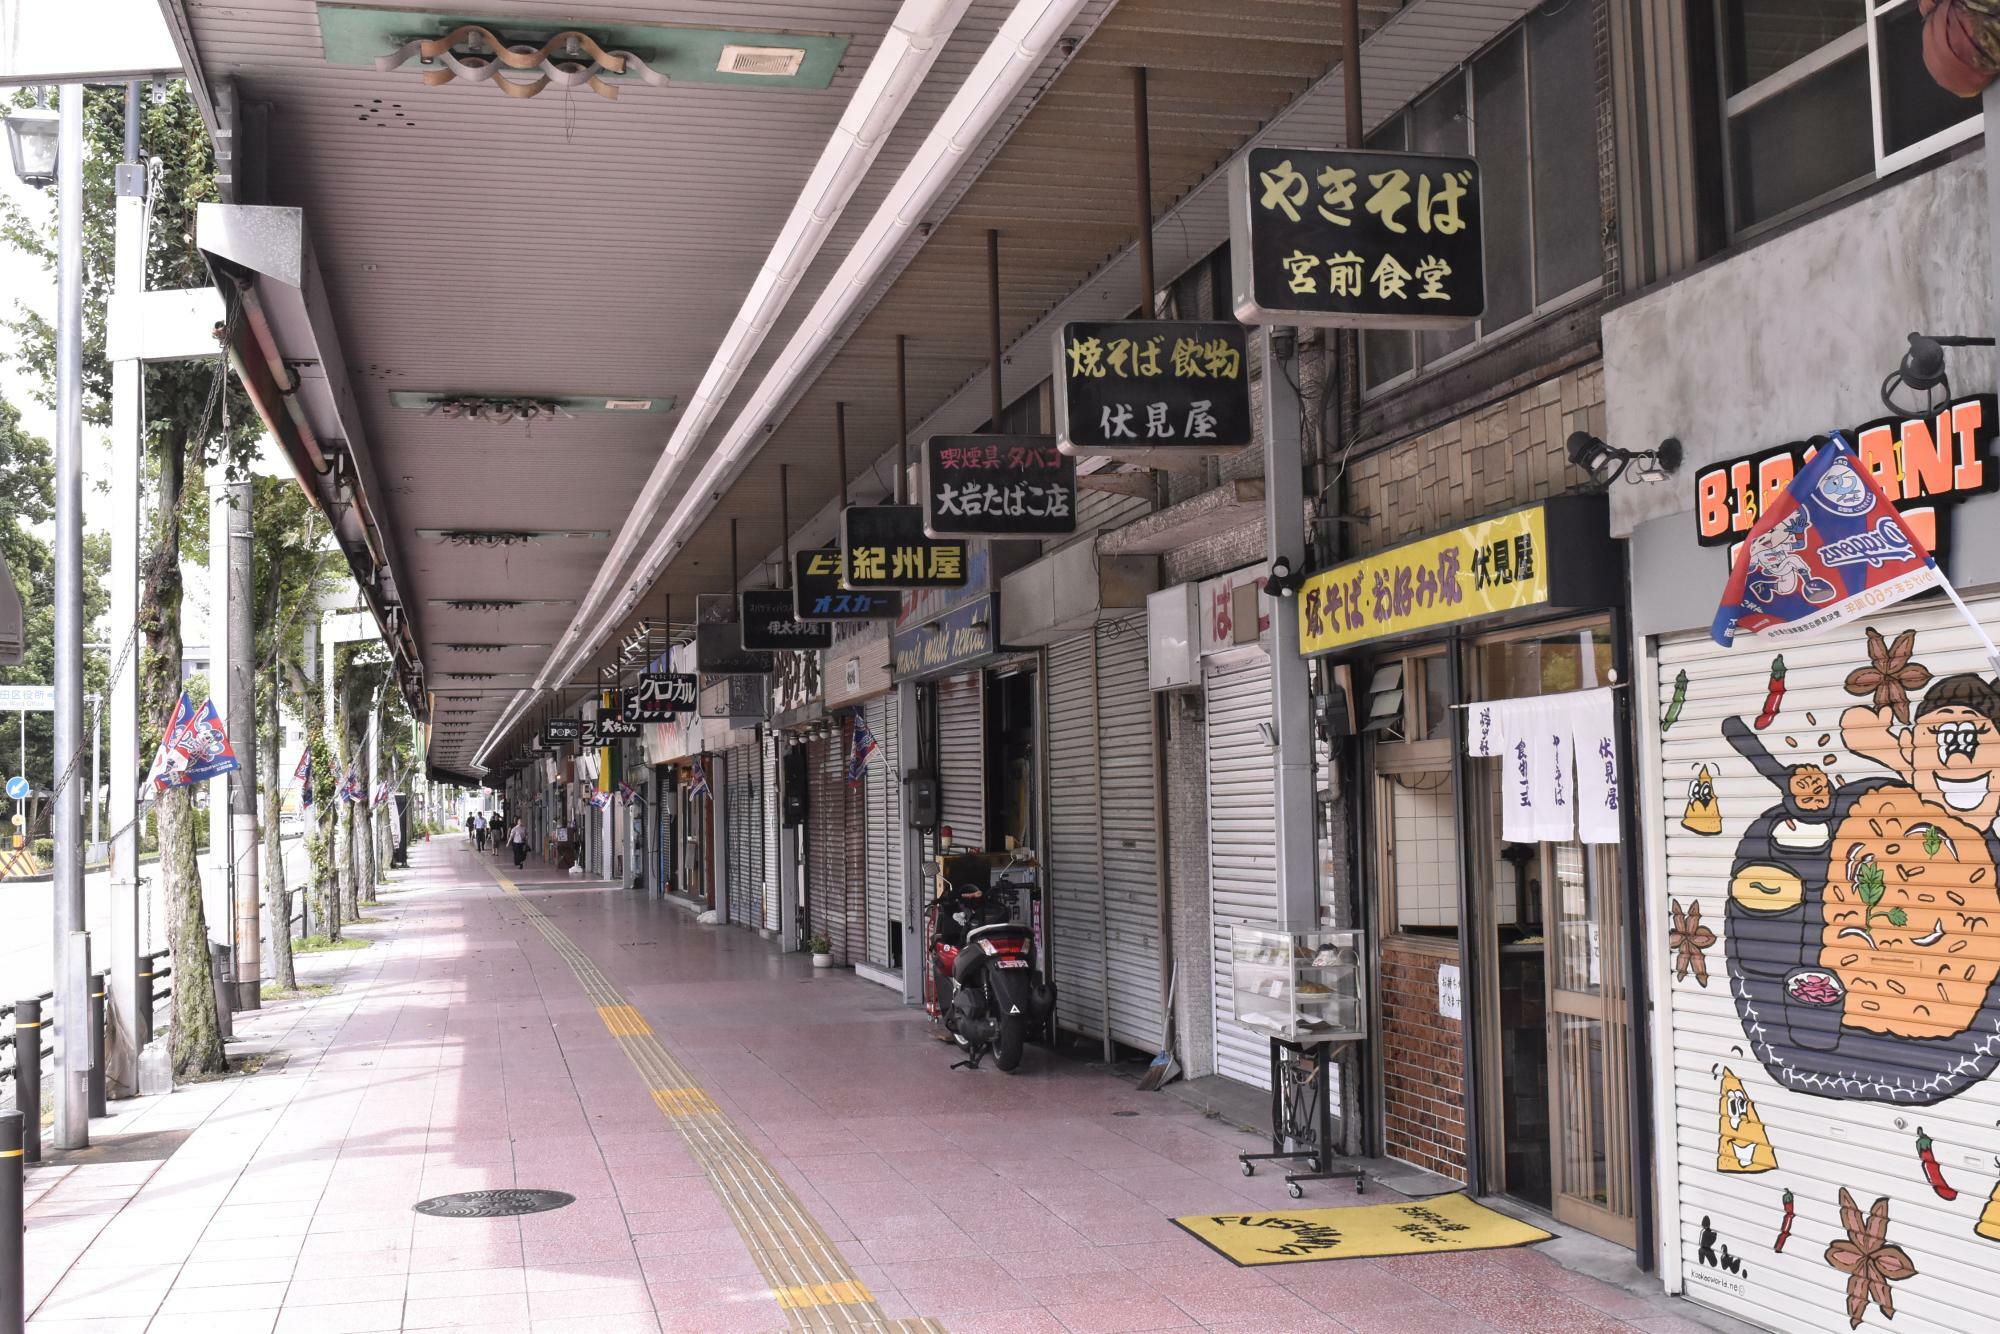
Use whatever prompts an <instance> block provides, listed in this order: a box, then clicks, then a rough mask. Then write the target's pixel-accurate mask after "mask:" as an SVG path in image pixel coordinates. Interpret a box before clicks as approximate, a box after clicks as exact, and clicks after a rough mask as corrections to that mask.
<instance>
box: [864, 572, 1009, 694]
mask: <svg viewBox="0 0 2000 1334" xmlns="http://www.w3.org/2000/svg"><path fill="white" fill-rule="evenodd" d="M992 652H993V597H992V595H991V594H990V593H989V594H987V595H986V596H984V597H981V598H978V599H977V600H975V601H972V602H968V603H966V604H965V605H964V606H962V607H958V608H955V609H954V610H952V611H949V612H946V613H945V614H944V615H942V616H940V617H938V618H937V619H936V620H934V621H931V622H929V623H928V624H925V625H920V626H918V627H917V628H916V629H914V630H903V631H900V632H898V633H897V635H896V636H895V637H894V638H893V639H891V640H890V641H889V662H890V666H891V669H892V671H893V672H894V675H895V679H896V680H898V681H912V680H916V679H918V678H921V677H926V676H937V675H939V674H941V673H944V672H950V671H956V670H959V669H961V668H963V667H965V666H967V665H969V664H971V663H974V662H977V661H979V660H980V659H982V658H985V657H987V656H988V655H989V654H991V653H992Z"/></svg>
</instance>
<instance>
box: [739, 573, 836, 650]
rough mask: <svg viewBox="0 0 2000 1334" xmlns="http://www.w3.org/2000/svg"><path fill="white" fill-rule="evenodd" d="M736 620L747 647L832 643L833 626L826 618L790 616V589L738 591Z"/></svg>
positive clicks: (784, 647)
mask: <svg viewBox="0 0 2000 1334" xmlns="http://www.w3.org/2000/svg"><path fill="white" fill-rule="evenodd" d="M737 603H738V606H739V607H740V611H739V617H740V619H739V621H738V624H740V625H741V626H742V627H743V647H744V648H746V649H778V650H781V651H787V650H797V649H822V648H832V647H833V627H832V626H831V625H829V624H828V623H827V622H825V621H801V620H798V619H796V618H795V617H794V616H793V614H792V613H793V605H792V595H791V593H790V591H789V590H784V589H777V588H760V589H756V590H754V591H752V592H748V593H742V594H739V595H738V597H737Z"/></svg>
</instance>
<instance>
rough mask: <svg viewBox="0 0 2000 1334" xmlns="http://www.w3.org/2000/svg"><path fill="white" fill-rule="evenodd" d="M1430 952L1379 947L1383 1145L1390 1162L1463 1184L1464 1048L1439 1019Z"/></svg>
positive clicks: (1449, 1022)
mask: <svg viewBox="0 0 2000 1334" xmlns="http://www.w3.org/2000/svg"><path fill="white" fill-rule="evenodd" d="M1446 962H1451V960H1449V959H1444V958H1441V957H1440V956H1439V955H1438V954H1437V953H1436V952H1435V951H1423V950H1414V949H1405V948H1400V947H1398V946H1397V945H1396V944H1394V942H1393V941H1391V942H1387V943H1385V944H1384V945H1383V946H1382V966H1381V981H1380V984H1379V986H1378V988H1377V990H1378V992H1379V995H1380V997H1381V1007H1382V1122H1383V1124H1382V1142H1383V1148H1384V1151H1385V1152H1387V1153H1388V1155H1389V1156H1390V1157H1391V1158H1400V1159H1402V1160H1403V1161H1404V1162H1406V1163H1415V1164H1416V1165H1417V1166H1418V1167H1422V1168H1426V1169H1428V1170H1429V1171H1432V1172H1436V1173H1437V1174H1438V1175H1439V1176H1444V1177H1450V1178H1451V1179H1452V1180H1454V1181H1464V1180H1465V1080H1464V1074H1465V1061H1464V1052H1465V1048H1464V1046H1463V1045H1462V1037H1461V1031H1460V1030H1461V1025H1460V1024H1459V1022H1458V1020H1456V1019H1447V1018H1445V1017H1444V1016H1443V1015H1441V1014H1439V1013H1438V995H1437V970H1438V965H1439V964H1440V963H1446Z"/></svg>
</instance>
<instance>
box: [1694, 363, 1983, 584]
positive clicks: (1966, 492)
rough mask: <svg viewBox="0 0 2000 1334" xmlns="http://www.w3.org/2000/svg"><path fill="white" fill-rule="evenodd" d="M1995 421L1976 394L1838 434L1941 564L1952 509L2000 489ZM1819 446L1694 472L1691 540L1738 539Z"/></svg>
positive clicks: (1779, 449)
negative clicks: (1991, 457)
mask: <svg viewBox="0 0 2000 1334" xmlns="http://www.w3.org/2000/svg"><path fill="white" fill-rule="evenodd" d="M1994 418H1995V400H1994V397H1993V395H1991V394H1977V395H1973V396H1970V397H1966V398H1961V399H1956V400H1954V401H1953V402H1951V403H1948V404H1946V405H1945V406H1944V407H1942V408H1939V409H1937V410H1936V411H1935V412H1933V413H1931V414H1929V415H1927V416H1923V417H1884V418H1880V419H1878V420H1876V421H1872V422H1869V423H1867V424H1866V425H1863V426H1857V427H1855V428H1854V429H1852V430H1843V431H1842V432H1841V434H1842V435H1844V436H1845V437H1846V438H1847V440H1848V442H1849V443H1850V444H1851V445H1853V446H1854V452H1855V455H1856V457H1857V458H1858V459H1859V461H1860V464H1861V467H1862V469H1863V470H1864V471H1866V472H1867V473H1869V474H1870V475H1871V476H1872V477H1874V479H1875V480H1876V482H1877V483H1879V484H1880V485H1881V487H1882V490H1883V492H1884V493H1885V494H1886V495H1887V496H1888V497H1889V501H1890V503H1891V504H1893V505H1894V506H1895V507H1896V509H1897V511H1898V512H1899V513H1901V514H1902V516H1903V518H1904V519H1905V520H1906V521H1908V523H1909V525H1910V529H1911V531H1912V532H1914V533H1915V534H1916V536H1917V538H1918V539H1919V540H1920V541H1922V542H1923V544H1924V547H1925V549H1926V550H1928V551H1929V552H1930V553H1931V554H1932V555H1933V556H1936V557H1937V558H1938V559H1939V561H1940V562H1942V561H1943V560H1944V557H1945V555H1946V553H1947V551H1948V549H1949V546H1950V541H1951V522H1950V519H1951V511H1952V509H1953V508H1954V507H1955V506H1957V505H1958V504H1959V502H1961V501H1963V500H1965V499H1967V498H1968V497H1971V496H1975V495H1980V494H1983V493H1985V492H1988V491H1991V490H1993V489H1994V487H1995V486H1996V485H2000V468H1995V467H1993V466H1991V465H1990V463H1989V461H1988V459H1987V454H1988V453H1989V452H1990V451H1991V449H1992V447H1993V436H1994V430H1995V426H1996V422H1995V420H1994ZM1816 443H1817V442H1815V441H1811V440H1797V441H1793V442H1791V443H1789V444H1783V445H1777V446H1773V447H1771V448H1768V449H1761V450H1758V451H1756V452H1755V453H1751V454H1744V455H1741V456H1740V457H1737V458H1732V459H1723V460H1721V461H1719V462H1716V463H1711V464H1708V465H1706V466H1704V467H1702V468H1699V469H1697V470H1696V471H1695V475H1694V519H1695V540H1696V541H1697V542H1699V543H1700V544H1701V545H1702V546H1705V547H1718V546H1734V545H1735V544H1736V543H1738V542H1741V541H1742V540H1743V539H1744V537H1745V536H1747V535H1748V534H1749V532H1750V529H1751V527H1752V526H1753V525H1755V524H1756V522H1757V520H1758V518H1759V517H1761V516H1762V515H1763V513H1764V508H1765V506H1766V505H1768V504H1769V503H1770V502H1771V501H1772V500H1775V499H1776V498H1777V497H1778V496H1780V495H1782V494H1784V490H1785V488H1786V487H1788V486H1790V485H1791V484H1792V478H1793V477H1795V476H1797V475H1798V471H1799V469H1801V468H1803V467H1804V466H1805V465H1806V463H1807V462H1808V461H1809V460H1811V458H1812V456H1813V454H1814V453H1815V447H1816Z"/></svg>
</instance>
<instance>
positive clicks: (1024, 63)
mask: <svg viewBox="0 0 2000 1334" xmlns="http://www.w3.org/2000/svg"><path fill="white" fill-rule="evenodd" d="M1087 3H1089V0H1021V2H1020V3H1019V4H1018V5H1016V6H1015V8H1014V12H1013V13H1012V14H1010V15H1008V17H1007V21H1006V22H1005V23H1003V24H1002V25H1001V26H1000V31H999V32H998V33H996V34H995V35H994V38H993V42H992V44H991V45H990V46H988V47H987V49H986V53H985V54H984V55H983V56H981V57H980V60H979V63H978V65H976V66H975V67H974V68H973V71H972V73H971V74H970V75H969V76H968V77H967V78H966V81H965V83H964V85H963V86H961V87H960V88H959V90H958V93H957V94H956V95H955V96H954V97H953V98H952V100H951V104H950V105H949V106H947V107H946V108H945V111H944V114H943V115H942V116H940V117H939V118H938V122H937V124H936V125H935V126H933V127H932V129H931V132H930V134H929V136H928V137H926V138H925V140H924V142H923V145H922V146H921V147H920V148H918V150H917V153H916V156H915V157H913V158H912V159H911V160H910V164H909V165H908V166H907V167H905V168H904V169H903V173H902V175H901V176H900V177H898V178H897V181H896V184H895V185H894V186H893V187H892V188H891V189H890V191H889V195H888V198H886V199H885V200H883V202H882V206H881V207H880V208H878V209H877V210H876V212H875V216H874V217H873V218H872V219H870V220H869V223H868V226H867V228H866V229H865V230H864V231H863V232H862V234H861V236H860V237H859V238H858V239H857V240H856V241H855V243H854V247H853V248H852V249H851V250H850V251H849V252H848V255H847V258H846V260H845V261H843V262H842V264H841V266H840V268H839V270H838V271H837V272H836V273H835V274H834V276H833V279H832V281H831V282H829V283H828V284H827V287H826V290H825V291H824V292H822V293H821V294H820V298H819V300H818V302H816V303H815V304H814V306H813V309H812V312H811V313H810V314H809V315H808V316H807V317H806V319H805V321H804V322H803V323H802V324H801V325H800V326H799V329H798V331H797V332H796V333H795V334H793V336H792V341H791V342H790V343H789V344H788V345H787V346H786V348H785V351H784V352H783V354H781V355H780V356H779V358H778V360H777V362H776V363H775V364H774V365H773V366H772V367H771V369H770V370H769V371H768V372H767V373H766V374H765V376H764V380H763V383H761V384H760V385H758V387H757V392H756V394H755V395H754V396H753V397H752V399H751V400H750V402H749V404H748V405H746V406H745V408H744V410H743V412H742V414H741V415H740V416H738V417H737V419H736V421H735V422H734V424H732V425H731V427H730V429H729V433H728V435H727V436H725V437H724V439H723V442H722V444H721V445H720V446H719V447H718V448H717V449H716V450H715V451H714V453H713V454H711V456H710V457H709V460H708V462H707V464H705V465H704V466H703V468H702V470H701V472H700V473H699V474H697V475H696V477H695V481H694V483H693V484H692V485H691V486H690V487H689V488H688V490H687V492H686V494H685V495H684V496H683V497H682V500H681V503H680V505H679V506H678V507H676V509H675V510H674V513H673V515H672V517H671V518H669V520H668V521H667V524H666V526H665V527H664V528H662V529H661V531H660V534H659V536H658V537H657V538H655V539H654V541H653V543H652V545H651V546H650V547H649V548H648V549H647V552H646V556H645V559H644V560H643V561H642V562H641V563H640V566H639V568H638V570H637V571H636V573H635V575H634V577H633V578H632V579H631V580H630V581H628V582H627V585H626V591H625V595H624V597H623V598H621V599H620V600H619V601H618V603H616V604H615V606H614V608H613V609H612V610H611V612H610V614H608V615H605V616H602V617H600V618H598V621H597V627H598V628H597V629H596V631H595V632H594V633H591V634H589V635H588V636H587V637H585V636H584V635H582V634H579V633H578V629H579V627H580V626H581V624H582V623H583V621H584V611H585V610H588V609H592V608H590V605H589V604H586V608H585V609H580V610H579V612H578V617H577V621H576V623H574V624H573V625H572V627H571V632H570V633H569V634H566V635H565V636H564V639H563V644H564V645H567V644H570V643H572V642H576V648H575V649H574V651H573V652H571V653H570V655H569V657H568V658H567V659H566V660H563V659H562V654H563V648H562V646H558V649H557V652H556V654H554V655H552V656H551V658H550V663H551V665H552V666H554V665H555V664H556V663H557V662H558V661H559V660H561V667H560V670H558V671H554V672H552V673H550V674H549V678H550V679H554V680H565V679H567V674H568V673H569V672H570V671H572V670H574V668H575V666H576V664H577V663H579V662H581V661H582V660H584V659H585V658H587V657H589V656H590V655H591V654H592V653H594V652H595V651H596V650H597V646H598V644H599V643H600V642H601V641H602V639H603V637H604V635H605V634H606V633H608V631H609V629H610V627H611V626H613V625H616V624H618V623H620V622H622V621H623V620H624V618H625V617H626V616H627V615H629V614H630V613H631V611H632V609H633V608H634V607H635V606H637V605H638V600H639V595H640V590H641V589H643V588H646V587H649V586H650V585H651V583H652V580H653V579H654V577H655V576H656V575H657V574H658V573H659V571H660V568H661V566H663V565H664V564H665V563H666V562H667V561H668V560H669V559H671V558H672V557H673V555H674V553H675V552H677V551H678V550H679V549H680V546H681V544H682V541H683V538H684V535H685V534H686V532H687V531H688V530H689V529H690V528H691V527H692V526H693V525H694V524H695V523H697V522H699V520H700V518H701V517H702V515H703V514H704V513H705V512H706V510H707V508H708V507H709V506H710V504H712V502H711V501H710V500H709V499H708V497H709V496H710V494H711V493H712V492H713V491H714V490H715V487H716V485H717V484H718V483H719V482H720V481H721V479H722V475H723V474H724V473H725V472H726V471H728V470H729V469H731V468H733V467H735V466H737V465H738V464H740V463H744V462H747V461H748V459H749V457H750V455H751V454H753V453H754V452H755V448H756V445H757V443H758V437H759V435H760V434H761V433H762V431H763V428H764V425H765V423H767V422H768V421H770V420H771V419H772V418H773V417H774V416H776V415H777V414H778V412H779V410H780V409H781V408H782V407H783V406H784V402H785V400H786V398H787V396H789V395H790V394H791V393H792V392H793V391H794V390H795V389H796V388H797V387H798V383H799V381H800V380H801V379H802V378H803V377H804V375H805V373H806V371H807V369H808V367H809V366H810V364H811V363H812V361H813V359H814V358H815V357H817V356H818V355H819V354H820V353H821V352H822V351H824V350H825V348H826V346H827V344H828V343H829V342H831V341H832V339H833V338H834V337H835V335H836V334H837V333H838V332H839V330H840V328H841V326H842V325H843V324H844V323H845V322H846V321H847V319H848V318H849V316H851V315H852V314H853V313H854V309H855V307H856V306H857V305H859V304H860V302H861V301H862V300H863V298H864V297H865V296H866V295H867V292H868V289H869V287H870V286H871V285H872V284H873V283H874V282H875V280H876V279H877V278H879V277H880V276H881V274H882V272H883V270H884V269H886V268H887V267H888V266H889V264H890V263H891V262H892V261H893V260H894V258H895V256H896V252H897V251H898V250H899V249H900V248H901V246H902V245H903V243H904V241H905V240H906V239H907V238H908V236H909V233H910V231H911V230H912V229H913V228H914V227H915V226H916V225H917V224H918V223H919V222H921V221H922V220H923V215H924V213H925V212H926V211H927V210H928V209H929V208H930V206H931V205H932V204H934V203H935V202H936V201H937V198H938V196H939V194H941V193H942V192H943V191H944V188H945V186H946V185H948V184H949V183H950V181H951V179H952V178H953V177H954V176H955V175H956V174H957V173H958V170H959V168H960V166H961V165H962V164H963V159H964V157H965V155H966V154H968V153H970V152H972V151H973V150H974V149H976V148H977V147H978V145H979V143H980V141H981V140H983V139H984V138H985V137H986V134H987V132H988V131H989V130H991V129H992V127H993V123H994V121H996V120H998V119H999V116H1000V113H1001V112H1002V111H1004V110H1005V109H1006V108H1007V106H1008V104H1009V103H1011V102H1012V101H1013V100H1014V97H1015V96H1016V94H1018V93H1019V92H1020V90H1021V88H1022V86H1023V85H1024V84H1026V83H1027V81H1028V79H1029V78H1030V77H1032V76H1033V74H1034V72H1035V71H1036V70H1037V69H1039V68H1040V67H1041V63H1042V61H1043V59H1044V58H1046V56H1047V55H1048V52H1049V48H1050V47H1052V46H1054V45H1055V43H1056V39H1057V38H1059V37H1060V36H1061V35H1062V34H1063V31H1064V30H1065V29H1067V28H1068V27H1069V25H1070V23H1071V22H1073V21H1074V20H1075V18H1076V16H1077V15H1078V14H1079V13H1081V12H1082V10H1083V8H1084V6H1085V5H1086V4H1087ZM577 641H580V642H577ZM526 707H527V705H526V700H525V697H517V699H516V701H515V704H514V706H513V707H511V708H509V710H508V711H507V713H506V714H505V715H503V716H502V718H501V720H500V722H499V723H497V724H495V725H494V728H493V731H492V732H491V733H489V734H488V736H487V739H486V744H485V746H483V747H482V748H481V750H480V754H479V756H478V762H483V761H484V759H485V756H486V751H487V750H488V749H490V748H491V747H492V746H493V745H494V744H495V742H496V741H497V740H498V738H499V737H501V736H503V735H505V733H506V731H507V729H508V728H509V727H510V726H512V724H513V721H514V719H515V717H517V716H518V714H519V713H520V712H521V711H523V710H524V709H525V708H526Z"/></svg>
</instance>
